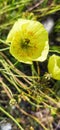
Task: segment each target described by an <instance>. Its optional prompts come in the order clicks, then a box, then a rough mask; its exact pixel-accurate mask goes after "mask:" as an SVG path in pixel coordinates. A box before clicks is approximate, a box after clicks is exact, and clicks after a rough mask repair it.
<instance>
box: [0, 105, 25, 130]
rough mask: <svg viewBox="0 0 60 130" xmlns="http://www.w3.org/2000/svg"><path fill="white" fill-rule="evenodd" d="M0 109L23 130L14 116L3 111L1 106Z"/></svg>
mask: <svg viewBox="0 0 60 130" xmlns="http://www.w3.org/2000/svg"><path fill="white" fill-rule="evenodd" d="M0 111H2V112H3V113H4V114H5V115H6V116H8V117H9V118H10V119H12V120H13V121H14V122H15V123H16V125H17V126H18V127H19V128H20V130H24V129H23V128H22V127H21V125H20V124H19V123H18V122H17V121H16V119H14V117H12V116H11V115H10V114H9V113H8V112H7V111H5V110H4V109H3V108H2V107H0Z"/></svg>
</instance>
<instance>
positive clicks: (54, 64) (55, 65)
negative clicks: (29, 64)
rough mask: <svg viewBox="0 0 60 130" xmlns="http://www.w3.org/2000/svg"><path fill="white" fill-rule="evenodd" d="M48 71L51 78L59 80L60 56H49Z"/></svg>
mask: <svg viewBox="0 0 60 130" xmlns="http://www.w3.org/2000/svg"><path fill="white" fill-rule="evenodd" d="M48 71H49V73H50V74H51V76H52V78H54V79H56V80H60V56H57V55H55V54H54V55H52V56H51V57H50V58H49V61H48Z"/></svg>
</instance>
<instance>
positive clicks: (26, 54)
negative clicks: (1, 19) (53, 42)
mask: <svg viewBox="0 0 60 130" xmlns="http://www.w3.org/2000/svg"><path fill="white" fill-rule="evenodd" d="M6 42H10V43H11V45H10V53H11V54H12V55H13V56H14V57H15V58H16V59H17V60H18V61H20V62H23V63H29V64H32V61H44V60H46V58H47V54H48V51H49V45H48V33H47V31H46V30H45V28H44V26H43V25H42V24H41V23H40V22H37V21H34V20H26V19H18V21H17V22H16V23H15V24H14V25H13V27H12V29H11V31H10V32H9V34H8V37H7V40H6Z"/></svg>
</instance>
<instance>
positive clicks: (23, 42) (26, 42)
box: [21, 38, 30, 48]
mask: <svg viewBox="0 0 60 130" xmlns="http://www.w3.org/2000/svg"><path fill="white" fill-rule="evenodd" d="M29 44H30V40H29V39H27V38H26V39H24V40H22V41H21V47H22V48H28V47H29Z"/></svg>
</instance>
